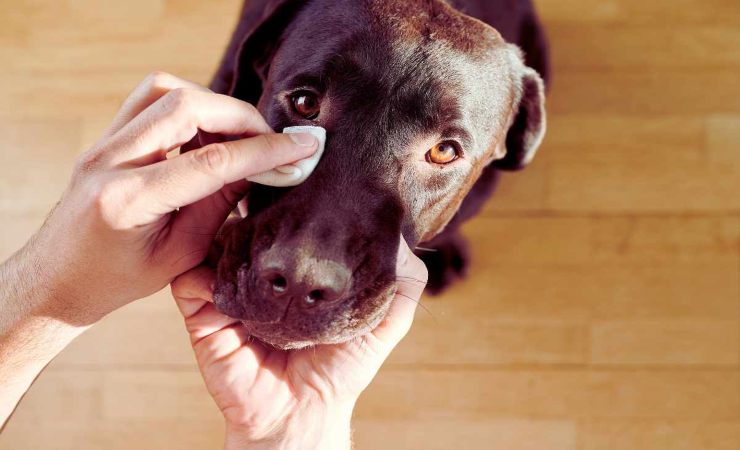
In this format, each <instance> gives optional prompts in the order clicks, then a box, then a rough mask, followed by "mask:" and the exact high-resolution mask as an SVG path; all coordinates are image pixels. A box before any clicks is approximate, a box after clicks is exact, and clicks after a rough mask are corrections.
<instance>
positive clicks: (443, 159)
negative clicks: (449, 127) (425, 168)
mask: <svg viewBox="0 0 740 450" xmlns="http://www.w3.org/2000/svg"><path fill="white" fill-rule="evenodd" d="M459 157H460V150H459V149H458V147H457V145H455V144H454V143H452V142H442V143H439V144H437V145H435V146H434V147H432V148H431V150H429V152H427V161H429V162H431V163H434V164H449V163H451V162H452V161H454V160H456V159H457V158H459Z"/></svg>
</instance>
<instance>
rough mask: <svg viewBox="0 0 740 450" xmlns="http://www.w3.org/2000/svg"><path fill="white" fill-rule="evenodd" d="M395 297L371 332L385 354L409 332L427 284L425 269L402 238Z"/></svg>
mask: <svg viewBox="0 0 740 450" xmlns="http://www.w3.org/2000/svg"><path fill="white" fill-rule="evenodd" d="M396 270H397V271H396V273H397V281H396V286H397V290H396V294H395V296H394V297H393V300H392V301H391V305H390V308H389V310H388V313H387V314H386V316H385V318H384V319H383V321H382V322H381V323H380V325H379V326H378V327H377V328H376V329H375V330H374V331H373V335H375V337H376V338H378V340H380V341H381V342H383V343H384V344H385V345H386V346H387V348H388V351H390V350H392V349H393V348H394V347H395V346H396V345H397V344H398V343H399V342H400V341H401V339H403V337H404V336H406V334H407V333H408V331H409V330H410V329H411V324H412V323H413V321H414V313H415V312H416V307H417V306H418V305H419V302H420V301H421V295H422V293H423V292H424V288H425V287H426V284H427V278H428V273H427V268H426V266H425V265H424V263H423V262H422V261H421V259H419V258H418V257H416V255H414V254H413V252H412V251H411V249H410V248H409V246H408V245H407V244H406V241H405V240H404V239H403V238H401V244H400V246H399V250H398V264H397V269H396Z"/></svg>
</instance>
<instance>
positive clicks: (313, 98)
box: [290, 91, 321, 120]
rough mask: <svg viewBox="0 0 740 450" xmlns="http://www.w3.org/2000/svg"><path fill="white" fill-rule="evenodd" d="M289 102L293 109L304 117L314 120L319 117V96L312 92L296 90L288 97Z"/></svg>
mask: <svg viewBox="0 0 740 450" xmlns="http://www.w3.org/2000/svg"><path fill="white" fill-rule="evenodd" d="M290 102H291V104H292V105H293V110H294V111H295V112H296V113H298V114H300V115H301V116H303V117H304V118H306V119H308V120H314V119H316V118H317V117H319V113H320V112H321V103H320V102H319V97H318V96H317V95H316V94H314V93H313V92H308V91H301V92H296V93H295V94H293V95H292V96H291V97H290Z"/></svg>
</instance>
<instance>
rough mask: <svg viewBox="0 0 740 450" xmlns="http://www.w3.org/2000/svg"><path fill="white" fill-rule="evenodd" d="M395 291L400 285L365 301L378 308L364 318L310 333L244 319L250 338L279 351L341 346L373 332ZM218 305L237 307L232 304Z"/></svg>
mask: <svg viewBox="0 0 740 450" xmlns="http://www.w3.org/2000/svg"><path fill="white" fill-rule="evenodd" d="M395 291H396V286H395V285H393V286H391V287H390V288H388V289H387V290H385V291H383V293H382V294H381V295H378V296H377V297H374V298H368V299H365V300H364V302H363V303H364V304H365V305H376V306H374V307H373V309H372V310H371V311H368V314H367V316H366V317H364V318H363V317H352V316H350V317H345V318H342V317H340V318H338V320H335V321H333V323H329V324H326V325H325V327H324V328H322V329H319V330H316V331H313V332H309V333H299V332H296V331H295V330H294V329H293V327H291V324H290V323H287V322H283V321H279V322H259V321H255V320H249V319H246V318H245V317H244V316H243V315H242V316H241V317H240V320H241V322H242V324H243V325H244V327H245V328H246V329H247V331H248V332H249V335H250V336H252V337H253V338H255V339H258V340H259V341H261V342H263V343H265V344H267V345H269V346H272V347H274V348H276V349H279V350H299V349H303V348H308V347H313V346H316V345H338V344H343V343H345V342H349V341H351V340H353V339H355V338H358V337H360V336H363V335H365V334H367V333H370V332H371V331H373V330H374V329H375V328H376V327H377V326H378V325H379V324H380V323H381V322H382V321H383V319H384V318H385V316H386V314H387V313H388V310H389V308H390V304H391V300H392V298H393V294H394V293H395ZM217 303H222V304H223V303H230V304H233V303H232V302H217ZM217 306H218V304H217ZM219 309H221V310H222V311H223V309H227V310H228V309H229V308H221V307H219Z"/></svg>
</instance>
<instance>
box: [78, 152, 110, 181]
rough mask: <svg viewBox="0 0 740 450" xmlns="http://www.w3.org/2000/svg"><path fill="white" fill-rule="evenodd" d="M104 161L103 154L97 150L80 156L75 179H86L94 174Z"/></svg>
mask: <svg viewBox="0 0 740 450" xmlns="http://www.w3.org/2000/svg"><path fill="white" fill-rule="evenodd" d="M102 159H103V153H102V152H99V151H95V150H88V151H87V152H85V153H83V154H82V155H80V156H79V157H78V158H77V160H76V161H75V165H74V171H73V174H74V175H73V178H80V177H84V176H86V175H87V174H89V173H91V172H94V171H95V170H96V169H97V168H98V167H100V166H101V164H102Z"/></svg>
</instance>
